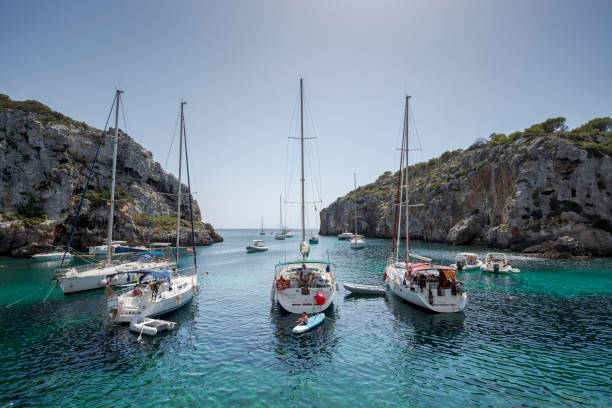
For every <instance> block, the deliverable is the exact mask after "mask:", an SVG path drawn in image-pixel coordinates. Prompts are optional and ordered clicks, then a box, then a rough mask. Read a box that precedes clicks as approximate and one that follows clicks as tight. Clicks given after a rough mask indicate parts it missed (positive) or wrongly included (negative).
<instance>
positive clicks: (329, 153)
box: [0, 0, 612, 228]
mask: <svg viewBox="0 0 612 408" xmlns="http://www.w3.org/2000/svg"><path fill="white" fill-rule="evenodd" d="M0 16H2V24H0V38H2V40H1V41H2V47H0V92H1V93H6V94H8V95H9V96H11V97H12V98H13V99H17V100H23V99H37V100H40V101H41V102H43V103H45V104H47V105H49V106H50V107H52V108H53V109H55V110H58V111H60V112H62V113H64V114H67V115H69V116H71V117H73V118H75V119H77V120H83V121H86V122H88V123H90V124H92V125H94V126H97V127H102V126H103V125H104V120H105V119H106V115H107V111H108V108H109V105H110V103H111V101H112V98H113V92H114V89H115V88H116V87H121V88H122V89H123V90H125V108H126V115H127V130H128V131H129V133H130V134H131V136H132V137H134V138H135V139H136V140H137V141H138V142H139V143H141V144H142V145H143V146H145V147H146V148H148V149H150V150H151V151H152V152H153V155H154V158H155V159H156V160H158V161H160V162H161V163H162V164H164V162H165V159H166V155H167V152H168V147H169V144H170V139H171V137H172V133H173V130H174V129H175V123H176V119H177V111H178V104H179V100H180V98H181V97H184V98H185V99H186V100H187V101H188V105H187V107H186V119H187V127H188V134H189V136H190V138H191V149H190V150H191V160H192V177H193V179H194V180H195V188H194V190H195V191H197V196H196V198H197V200H198V202H199V204H200V207H201V209H202V210H203V213H204V217H205V219H206V220H207V221H210V222H212V223H213V225H214V226H216V227H217V228H220V227H245V226H252V227H256V226H258V224H259V222H260V216H262V215H263V216H264V218H265V221H266V224H267V225H273V226H277V225H278V196H279V194H280V193H281V192H282V191H283V190H284V189H285V187H284V179H285V159H286V156H287V154H286V152H287V139H286V138H287V136H288V135H289V129H290V124H291V118H292V113H293V110H294V106H295V101H296V97H297V92H298V79H299V77H300V76H303V77H304V79H305V87H306V92H307V98H308V103H309V106H310V110H311V113H312V117H313V120H314V124H315V128H316V131H317V136H318V137H319V139H318V146H319V157H320V170H321V182H322V190H321V195H322V198H323V200H324V206H325V205H327V204H329V203H330V202H332V201H333V200H335V199H336V197H338V196H341V195H344V194H346V193H347V192H348V191H349V190H350V189H351V188H352V183H353V180H352V173H353V171H356V172H357V179H358V184H365V183H369V182H371V181H373V180H375V179H376V177H377V176H378V175H379V174H381V173H382V172H383V171H385V170H396V167H397V152H396V151H395V148H396V147H398V140H399V139H398V137H399V131H400V128H401V124H402V110H403V96H404V94H405V93H406V92H408V93H409V94H411V95H412V96H413V100H412V101H413V105H412V110H413V113H414V117H415V119H416V122H415V123H416V128H417V129H418V134H419V135H420V140H421V142H422V143H421V144H422V148H423V151H422V153H421V154H420V157H419V158H420V159H428V158H430V157H434V156H437V155H439V154H440V153H442V152H444V151H446V150H451V149H456V148H465V147H467V146H469V145H470V144H471V143H472V142H473V140H474V139H476V138H477V137H487V136H488V135H489V134H490V133H491V132H512V131H514V130H522V129H523V128H525V127H527V126H529V125H530V124H532V123H536V122H540V121H542V120H544V119H546V118H548V117H553V116H566V117H567V119H568V124H569V126H576V125H579V124H581V123H584V122H585V121H587V120H589V119H591V118H593V117H598V116H607V115H611V114H612V23H611V22H612V2H610V1H607V0H604V1H591V0H587V1H577V0H576V1H562V0H551V1H546V0H538V1H533V0H519V1H516V0H514V1H490V0H483V1H455V0H449V1H431V0H427V1H408V0H397V1H386V0H379V1H357V0H334V1H329V0H324V1H318V0H311V1H293V0H277V1H262V0H258V1H254V0H245V1H238V0H236V1H228V0H222V1H135V0H132V1H104V2H86V1H64V0H58V1H39V2H35V1H28V0H24V1H3V2H1V3H0ZM174 157H176V151H174ZM176 168H177V165H176V163H175V162H172V161H171V163H170V164H169V166H168V169H169V170H170V171H173V172H176ZM293 184H294V185H296V184H297V178H296V179H295V182H294V183H293ZM293 192H294V194H293V197H290V199H293V200H296V199H297V198H298V197H297V195H296V194H295V193H297V190H296V189H295V188H294V189H293ZM310 218H311V219H312V218H314V217H310ZM288 223H289V225H290V226H294V227H295V226H297V225H298V208H297V207H294V208H291V209H290V211H289V222H288Z"/></svg>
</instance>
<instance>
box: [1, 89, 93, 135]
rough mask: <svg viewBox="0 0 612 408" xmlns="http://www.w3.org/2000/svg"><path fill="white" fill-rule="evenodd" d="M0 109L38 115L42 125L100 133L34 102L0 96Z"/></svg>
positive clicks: (83, 123) (85, 124)
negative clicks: (48, 124)
mask: <svg viewBox="0 0 612 408" xmlns="http://www.w3.org/2000/svg"><path fill="white" fill-rule="evenodd" d="M2 109H19V110H22V111H24V112H28V113H35V114H37V115H40V118H39V119H38V120H39V121H40V122H42V123H43V124H45V123H47V122H52V123H58V124H60V125H66V126H75V127H78V128H82V129H85V130H89V131H94V132H100V130H99V129H96V128H93V127H91V126H89V125H88V124H87V123H85V122H79V121H76V120H74V119H72V118H69V117H68V116H65V115H62V114H61V113H59V112H56V111H54V110H53V109H51V108H49V107H48V106H47V105H45V104H42V103H40V102H38V101H35V100H27V101H14V100H12V99H11V98H10V97H9V96H8V95H4V94H0V110H2Z"/></svg>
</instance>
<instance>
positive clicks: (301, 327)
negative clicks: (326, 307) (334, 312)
mask: <svg viewBox="0 0 612 408" xmlns="http://www.w3.org/2000/svg"><path fill="white" fill-rule="evenodd" d="M324 320H325V313H317V314H316V315H314V316H310V317H309V318H308V322H306V323H300V324H298V325H297V326H295V327H294V328H293V332H294V333H296V334H300V333H305V332H307V331H308V330H312V329H314V328H315V327H317V326H318V325H320V324H321V323H323V321H324Z"/></svg>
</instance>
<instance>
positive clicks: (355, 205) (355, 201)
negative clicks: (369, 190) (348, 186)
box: [353, 173, 357, 236]
mask: <svg viewBox="0 0 612 408" xmlns="http://www.w3.org/2000/svg"><path fill="white" fill-rule="evenodd" d="M353 181H354V182H355V199H354V200H353V207H355V236H357V173H353Z"/></svg>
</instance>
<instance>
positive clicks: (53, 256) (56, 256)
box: [32, 252, 72, 262]
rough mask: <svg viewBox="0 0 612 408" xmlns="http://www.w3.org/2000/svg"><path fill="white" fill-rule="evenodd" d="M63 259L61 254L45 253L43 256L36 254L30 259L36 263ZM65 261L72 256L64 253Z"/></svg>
mask: <svg viewBox="0 0 612 408" xmlns="http://www.w3.org/2000/svg"><path fill="white" fill-rule="evenodd" d="M63 257H64V253H63V252H47V253H44V254H36V255H32V259H33V260H35V261H38V262H46V261H61V260H62V258H63ZM66 259H67V260H70V259H72V254H71V253H70V252H66Z"/></svg>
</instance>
